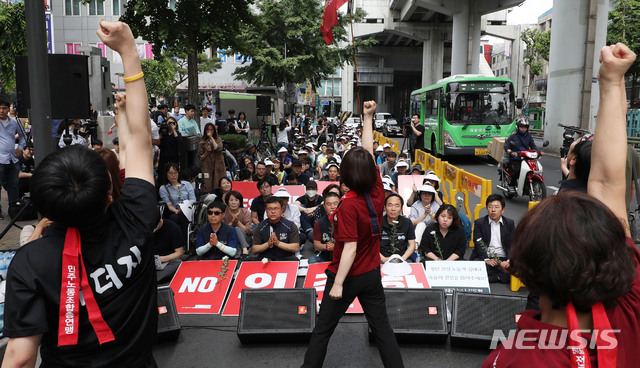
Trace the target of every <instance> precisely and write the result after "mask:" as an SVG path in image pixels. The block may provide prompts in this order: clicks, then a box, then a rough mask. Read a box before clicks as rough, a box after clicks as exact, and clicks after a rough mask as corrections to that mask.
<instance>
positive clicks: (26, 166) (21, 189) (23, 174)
mask: <svg viewBox="0 0 640 368" xmlns="http://www.w3.org/2000/svg"><path fill="white" fill-rule="evenodd" d="M18 165H20V172H19V173H18V195H19V196H20V198H22V197H24V194H25V193H28V192H29V185H30V184H31V176H32V175H33V172H34V171H35V169H36V162H35V160H34V159H33V142H31V141H29V142H27V144H26V145H25V146H24V148H23V149H22V155H20V156H18Z"/></svg>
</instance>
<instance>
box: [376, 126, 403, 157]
mask: <svg viewBox="0 0 640 368" xmlns="http://www.w3.org/2000/svg"><path fill="white" fill-rule="evenodd" d="M373 140H374V141H376V142H378V144H379V145H381V146H382V145H384V144H385V143H388V144H389V145H390V146H391V150H392V151H393V152H395V153H397V154H400V145H399V144H398V141H396V140H395V139H391V138H387V137H385V136H384V135H382V134H381V133H380V132H378V131H374V132H373Z"/></svg>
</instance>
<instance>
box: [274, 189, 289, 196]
mask: <svg viewBox="0 0 640 368" xmlns="http://www.w3.org/2000/svg"><path fill="white" fill-rule="evenodd" d="M273 196H274V197H278V198H290V197H291V195H290V194H289V192H287V190H286V189H284V188H280V189H278V190H276V192H275V193H273Z"/></svg>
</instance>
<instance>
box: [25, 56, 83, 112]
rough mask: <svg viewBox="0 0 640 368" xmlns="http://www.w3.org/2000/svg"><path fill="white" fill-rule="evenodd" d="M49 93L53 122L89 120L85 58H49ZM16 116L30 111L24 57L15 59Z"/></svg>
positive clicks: (27, 71) (26, 66) (26, 63)
mask: <svg viewBox="0 0 640 368" xmlns="http://www.w3.org/2000/svg"><path fill="white" fill-rule="evenodd" d="M47 57H48V59H47V60H48V64H49V92H50V95H51V118H52V119H89V118H90V117H91V114H90V112H89V104H90V102H89V76H88V73H89V72H88V66H87V59H88V58H89V57H88V56H85V55H65V54H49V55H47ZM16 87H17V88H16V89H17V91H16V94H17V98H18V116H20V117H27V116H28V112H27V111H28V109H29V108H30V107H31V99H30V96H29V70H28V58H27V56H16Z"/></svg>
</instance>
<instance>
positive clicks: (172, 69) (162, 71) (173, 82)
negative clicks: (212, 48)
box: [142, 52, 221, 96]
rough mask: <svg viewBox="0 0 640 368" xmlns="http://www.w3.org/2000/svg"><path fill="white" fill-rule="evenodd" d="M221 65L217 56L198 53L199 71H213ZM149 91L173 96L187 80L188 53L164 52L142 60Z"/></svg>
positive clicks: (154, 93)
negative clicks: (158, 55) (210, 56)
mask: <svg viewBox="0 0 640 368" xmlns="http://www.w3.org/2000/svg"><path fill="white" fill-rule="evenodd" d="M220 66H221V63H220V59H218V58H217V57H212V58H208V57H207V56H206V55H204V54H198V71H199V72H209V73H213V72H215V71H216V70H218V69H219V68H220ZM142 71H143V72H144V82H145V85H146V87H147V91H148V92H149V93H150V94H153V95H159V94H164V95H165V96H173V94H174V93H175V92H176V90H177V88H178V86H179V85H180V84H181V83H182V82H184V81H186V80H187V78H188V70H187V55H185V54H177V55H175V54H170V53H168V52H165V53H163V54H162V55H160V57H156V58H155V59H146V60H142Z"/></svg>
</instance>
